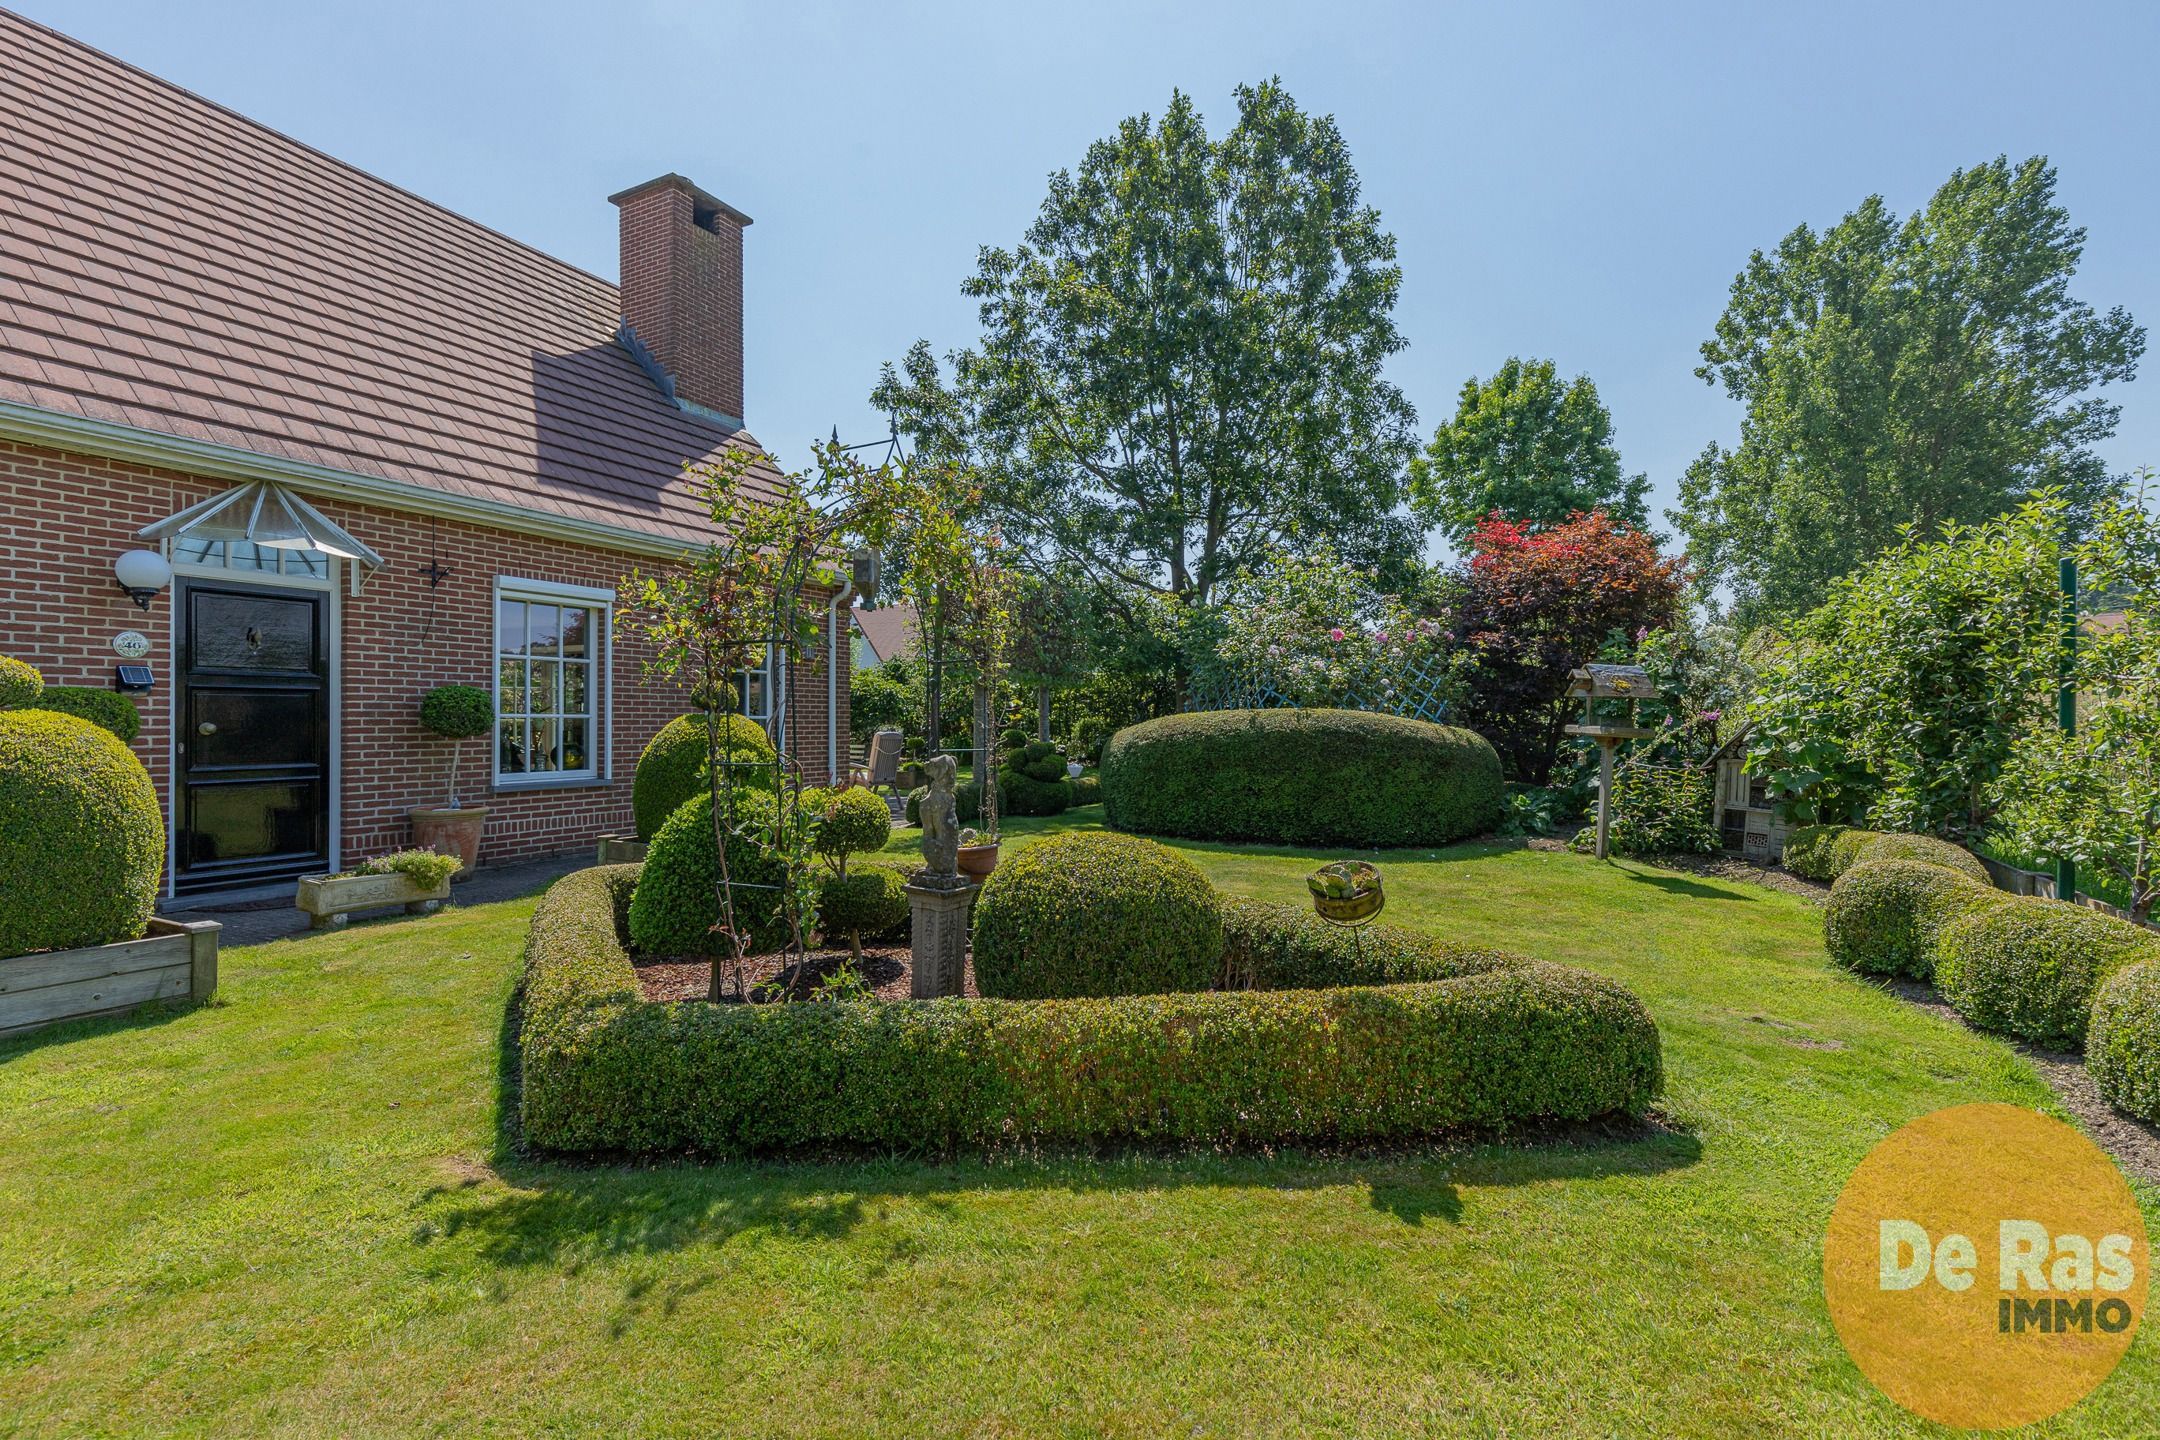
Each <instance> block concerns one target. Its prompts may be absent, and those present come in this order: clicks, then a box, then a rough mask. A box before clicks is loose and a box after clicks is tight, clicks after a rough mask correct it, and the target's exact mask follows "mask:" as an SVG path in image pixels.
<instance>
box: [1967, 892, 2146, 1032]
mask: <svg viewBox="0 0 2160 1440" xmlns="http://www.w3.org/2000/svg"><path fill="white" fill-rule="evenodd" d="M2153 959H2160V935H2155V934H2153V932H2152V931H2150V930H2147V929H2145V928H2143V927H2142V926H2138V925H2133V924H2131V923H2130V922H2129V921H2128V920H2118V919H2116V918H2115V917H2114V916H2112V915H2108V914H2104V913H2102V912H2101V911H2098V910H2091V909H2088V908H2086V907H2085V906H2083V905H2065V904H2063V903H2061V902H2060V901H2056V900H2043V899H2040V898H2039V897H2037V896H2029V895H2008V896H2004V897H2003V898H2002V899H2001V900H2000V901H1998V902H1996V903H1995V904H1992V905H1982V906H1977V907H1975V908H1972V909H1969V910H1967V911H1965V912H1964V913H1963V914H1961V915H1959V916H1958V917H1957V918H1955V919H1953V920H1951V921H1950V922H1949V923H1948V924H1946V925H1944V926H1943V928H1942V933H1941V935H1940V937H1939V938H1938V939H1937V940H1936V942H1935V985H1936V988H1937V989H1939V990H1941V991H1942V994H1943V998H1944V999H1945V1000H1948V1001H1949V1002H1950V1003H1951V1005H1952V1006H1954V1007H1955V1008H1956V1010H1957V1012H1958V1014H1960V1015H1962V1016H1964V1017H1965V1018H1966V1019H1967V1020H1970V1021H1971V1022H1972V1023H1973V1024H1975V1025H1977V1026H1979V1027H1980V1028H1981V1029H1983V1030H1994V1031H1998V1032H2000V1033H2002V1034H2005V1035H2015V1036H2017V1037H2018V1038H2019V1039H2021V1040H2030V1041H2032V1042H2033V1043H2034V1044H2036V1045H2045V1046H2048V1047H2049V1048H2051V1049H2056V1050H2075V1049H2078V1048H2079V1047H2081V1046H2082V1045H2083V1044H2084V1043H2085V1029H2086V1025H2087V1024H2088V1023H2089V1021H2090V1020H2091V1018H2092V1002H2093V997H2094V996H2095V995H2096V994H2097V993H2099V990H2100V987H2101V986H2102V985H2103V984H2105V983H2106V982H2107V980H2108V978H2109V977H2110V976H2112V975H2113V974H2114V973H2115V972H2116V971H2117V970H2120V969H2122V968H2123V967H2124V966H2125V965H2130V964H2134V963H2137V962H2139V961H2143V960H2153Z"/></svg>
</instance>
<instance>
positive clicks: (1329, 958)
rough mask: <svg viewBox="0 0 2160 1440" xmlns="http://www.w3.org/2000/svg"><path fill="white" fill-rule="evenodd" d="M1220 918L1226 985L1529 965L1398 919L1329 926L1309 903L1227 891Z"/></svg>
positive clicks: (1384, 979)
mask: <svg viewBox="0 0 2160 1440" xmlns="http://www.w3.org/2000/svg"><path fill="white" fill-rule="evenodd" d="M1222 916H1223V963H1222V972H1221V975H1220V977H1219V980H1218V984H1219V985H1220V986H1221V988H1223V989H1225V990H1324V989H1328V988H1330V987H1333V986H1339V985H1406V984H1415V983H1418V982H1422V981H1432V980H1453V979H1456V978H1458V977H1460V976H1464V975H1477V974H1482V973H1483V972H1485V971H1487V970H1496V969H1499V968H1500V967H1502V966H1506V965H1528V964H1531V963H1532V962H1531V960H1530V958H1529V957H1528V956H1526V955H1517V954H1514V953H1513V952H1511V951H1507V950H1492V949H1487V948H1485V947H1483V946H1477V945H1463V944H1458V943H1457V942H1455V941H1452V940H1443V939H1441V938H1440V937H1439V936H1437V935H1427V934H1425V933H1423V932H1422V931H1418V930H1405V929H1403V928H1402V927H1401V926H1398V925H1367V926H1365V927H1363V928H1362V929H1359V930H1355V931H1352V930H1347V929H1344V928H1343V927H1342V926H1340V925H1330V924H1329V923H1328V922H1327V921H1325V920H1322V919H1321V918H1320V917H1319V916H1318V915H1316V914H1314V913H1313V911H1312V908H1311V907H1310V906H1307V905H1287V904H1280V903H1277V902H1275V901H1270V900H1244V899H1238V898H1235V897H1230V896H1226V897H1224V898H1223V901H1222Z"/></svg>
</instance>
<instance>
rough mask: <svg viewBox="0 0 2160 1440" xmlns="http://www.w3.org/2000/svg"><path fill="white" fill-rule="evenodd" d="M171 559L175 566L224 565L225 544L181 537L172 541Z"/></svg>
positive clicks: (192, 537)
mask: <svg viewBox="0 0 2160 1440" xmlns="http://www.w3.org/2000/svg"><path fill="white" fill-rule="evenodd" d="M172 558H173V563H174V564H176V565H222V564H224V563H225V542H224V541H222V540H197V539H196V538H195V537H194V536H192V535H183V536H181V537H180V538H179V539H178V540H175V541H173V552H172Z"/></svg>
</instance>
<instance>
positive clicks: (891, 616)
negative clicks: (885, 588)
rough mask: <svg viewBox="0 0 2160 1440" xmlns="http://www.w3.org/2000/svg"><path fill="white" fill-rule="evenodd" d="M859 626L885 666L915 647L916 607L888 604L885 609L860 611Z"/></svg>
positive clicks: (857, 618) (856, 620) (864, 637)
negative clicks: (888, 661)
mask: <svg viewBox="0 0 2160 1440" xmlns="http://www.w3.org/2000/svg"><path fill="white" fill-rule="evenodd" d="M855 629H856V632H857V633H858V634H860V635H861V636H862V637H863V639H864V640H865V641H866V642H868V644H869V646H870V650H871V652H872V653H873V654H875V655H876V656H877V658H878V663H879V664H881V665H882V664H883V663H885V662H886V661H887V660H891V659H893V658H894V657H896V656H900V655H906V654H908V653H909V652H911V651H913V650H914V648H915V642H916V638H917V629H916V624H915V607H914V606H912V605H887V606H886V607H884V608H883V609H882V610H857V611H856V612H855Z"/></svg>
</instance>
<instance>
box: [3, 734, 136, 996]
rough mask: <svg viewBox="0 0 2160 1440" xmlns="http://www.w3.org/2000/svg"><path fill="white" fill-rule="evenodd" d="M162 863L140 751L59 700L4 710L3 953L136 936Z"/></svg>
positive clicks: (99, 942)
mask: <svg viewBox="0 0 2160 1440" xmlns="http://www.w3.org/2000/svg"><path fill="white" fill-rule="evenodd" d="M164 865H165V817H164V815H163V814H162V813H161V812H160V808H159V806H158V798H157V791H156V790H155V789H154V788H153V787H152V786H151V784H150V776H149V775H148V774H147V773H146V772H145V771H144V770H143V767H142V762H141V761H139V760H137V759H136V758H135V757H134V756H133V755H131V754H130V753H128V748H127V746H125V745H122V744H121V743H120V742H119V740H117V739H115V738H114V737H113V735H112V733H111V732H110V731H107V730H105V729H102V728H101V727H99V726H97V725H94V724H92V723H91V722H90V721H88V720H83V719H79V718H77V717H76V716H73V715H63V714H61V713H60V712H58V711H56V710H9V711H5V712H0V956H4V955H21V954H24V953H25V952H27V951H32V950H69V949H73V948H75V947H77V946H81V945H105V944H109V943H111V942H112V941H115V940H132V939H134V938H135V937H136V936H138V935H140V934H142V932H143V926H144V925H146V924H148V923H149V920H150V910H151V907H152V906H153V905H154V904H155V903H156V902H157V886H158V876H159V874H160V873H161V872H162V870H163V869H164Z"/></svg>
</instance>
